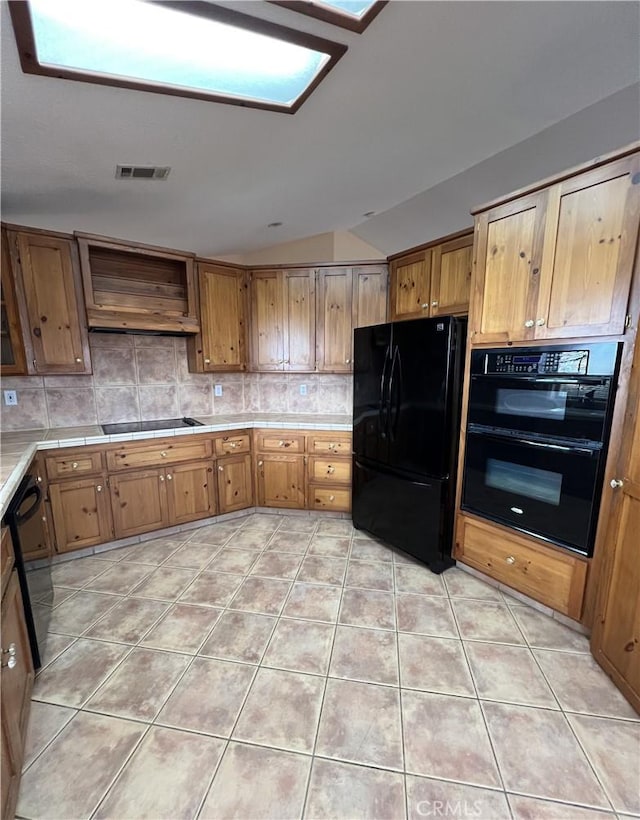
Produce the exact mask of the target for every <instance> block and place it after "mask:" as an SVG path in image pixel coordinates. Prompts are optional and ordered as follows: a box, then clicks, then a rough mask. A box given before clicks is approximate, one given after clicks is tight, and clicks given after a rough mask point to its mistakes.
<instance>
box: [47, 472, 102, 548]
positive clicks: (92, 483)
mask: <svg viewBox="0 0 640 820" xmlns="http://www.w3.org/2000/svg"><path fill="white" fill-rule="evenodd" d="M108 496H109V493H108V488H107V486H106V480H105V476H98V477H96V478H85V479H81V480H80V481H62V482H59V483H58V482H56V483H52V484H50V485H49V497H50V499H51V513H52V516H53V527H54V532H55V539H56V552H71V551H72V550H79V549H83V548H84V547H91V546H93V545H94V544H104V543H105V541H110V540H111V539H112V538H113V526H112V524H111V510H110V508H109V498H108Z"/></svg>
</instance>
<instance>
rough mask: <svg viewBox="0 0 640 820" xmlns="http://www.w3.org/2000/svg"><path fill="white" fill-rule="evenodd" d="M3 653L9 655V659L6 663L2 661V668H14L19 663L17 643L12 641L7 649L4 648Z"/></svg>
mask: <svg viewBox="0 0 640 820" xmlns="http://www.w3.org/2000/svg"><path fill="white" fill-rule="evenodd" d="M2 654H3V655H8V656H9V659H8V660H7V662H6V663H5V662H4V661H3V662H2V664H1V665H2V668H3V669H4V668H6V667H9V669H13V667H14V666H15V665H16V664H17V663H18V658H17V657H16V645H15V643H10V644H9V647H8V648H7V649H3V650H2Z"/></svg>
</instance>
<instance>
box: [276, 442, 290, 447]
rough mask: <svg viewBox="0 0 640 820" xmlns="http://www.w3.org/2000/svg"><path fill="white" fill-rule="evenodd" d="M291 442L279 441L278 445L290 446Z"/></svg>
mask: <svg viewBox="0 0 640 820" xmlns="http://www.w3.org/2000/svg"><path fill="white" fill-rule="evenodd" d="M291 444H292V442H290V441H279V442H278V447H291Z"/></svg>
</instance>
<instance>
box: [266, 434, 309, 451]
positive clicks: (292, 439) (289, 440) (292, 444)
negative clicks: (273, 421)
mask: <svg viewBox="0 0 640 820" xmlns="http://www.w3.org/2000/svg"><path fill="white" fill-rule="evenodd" d="M256 439H257V444H258V450H261V451H262V452H265V453H304V436H303V435H298V434H296V433H294V434H292V433H287V432H286V430H282V431H280V430H274V431H273V432H271V431H268V432H267V431H266V430H260V431H259V432H258V434H257V436H256Z"/></svg>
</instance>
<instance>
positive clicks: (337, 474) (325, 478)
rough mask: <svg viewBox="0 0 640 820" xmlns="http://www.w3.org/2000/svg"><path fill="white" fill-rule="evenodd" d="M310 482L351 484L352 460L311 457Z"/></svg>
mask: <svg viewBox="0 0 640 820" xmlns="http://www.w3.org/2000/svg"><path fill="white" fill-rule="evenodd" d="M309 481H312V482H314V481H318V482H319V481H321V482H323V483H326V482H328V483H330V484H349V483H350V482H351V459H349V458H322V457H320V456H310V457H309Z"/></svg>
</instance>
